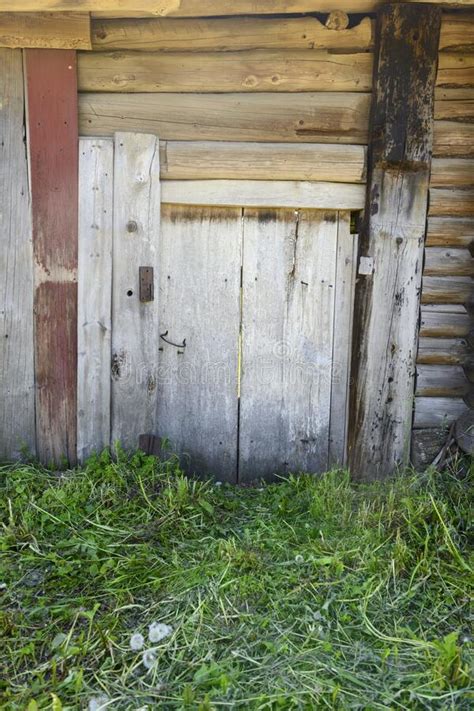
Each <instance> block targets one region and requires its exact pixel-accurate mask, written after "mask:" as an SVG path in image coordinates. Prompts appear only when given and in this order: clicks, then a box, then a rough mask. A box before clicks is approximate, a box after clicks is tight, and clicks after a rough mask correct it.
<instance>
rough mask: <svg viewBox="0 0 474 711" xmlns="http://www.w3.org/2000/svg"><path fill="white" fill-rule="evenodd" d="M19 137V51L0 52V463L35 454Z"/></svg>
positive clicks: (29, 267)
mask: <svg viewBox="0 0 474 711" xmlns="http://www.w3.org/2000/svg"><path fill="white" fill-rule="evenodd" d="M5 98H6V99H7V100H5ZM2 99H3V100H2ZM23 132H24V98H23V66H22V56H21V51H20V50H11V49H0V363H1V367H0V460H6V459H14V458H17V457H18V456H19V455H20V453H21V449H22V448H23V447H25V448H26V449H27V450H28V451H29V452H30V453H31V454H35V448H36V441H35V390H34V364H33V354H34V342H33V249H32V243H31V217H30V194H29V187H28V166H27V160H26V152H25V143H24V135H23Z"/></svg>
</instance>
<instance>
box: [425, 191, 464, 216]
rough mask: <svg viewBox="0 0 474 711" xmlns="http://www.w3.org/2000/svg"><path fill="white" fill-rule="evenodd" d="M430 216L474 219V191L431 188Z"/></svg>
mask: <svg viewBox="0 0 474 711" xmlns="http://www.w3.org/2000/svg"><path fill="white" fill-rule="evenodd" d="M429 215H430V216H433V217H435V216H436V217H440V216H446V215H449V216H450V217H474V189H473V188H431V190H430V210H429Z"/></svg>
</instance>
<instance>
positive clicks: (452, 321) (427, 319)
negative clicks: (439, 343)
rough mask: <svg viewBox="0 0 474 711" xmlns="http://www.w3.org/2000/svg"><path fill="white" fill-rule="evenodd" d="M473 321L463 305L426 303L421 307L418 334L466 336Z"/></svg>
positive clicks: (473, 324)
mask: <svg viewBox="0 0 474 711" xmlns="http://www.w3.org/2000/svg"><path fill="white" fill-rule="evenodd" d="M473 326H474V322H473V320H472V318H471V316H470V315H469V314H468V313H467V311H466V309H465V307H464V306H461V305H458V304H436V305H429V304H426V305H424V306H423V308H422V309H421V322H420V336H431V337H445V338H457V337H462V336H467V335H468V333H469V331H470V330H471V328H472V327H473Z"/></svg>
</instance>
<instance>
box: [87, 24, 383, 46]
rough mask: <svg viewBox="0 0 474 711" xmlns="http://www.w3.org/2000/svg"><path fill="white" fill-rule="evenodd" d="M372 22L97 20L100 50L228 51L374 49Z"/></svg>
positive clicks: (95, 36) (95, 30)
mask: <svg viewBox="0 0 474 711" xmlns="http://www.w3.org/2000/svg"><path fill="white" fill-rule="evenodd" d="M372 28H373V21H372V20H371V19H370V18H369V17H364V18H363V20H361V22H360V23H359V24H357V25H355V26H354V27H351V28H350V29H347V30H341V31H339V32H335V31H334V30H329V29H328V28H327V27H325V25H323V23H322V22H320V21H319V20H318V19H317V18H316V17H294V18H291V19H288V18H281V17H278V18H265V17H252V18H250V17H239V18H226V19H220V18H214V19H202V18H201V19H198V20H195V19H189V20H180V19H158V18H147V19H133V18H129V19H127V18H122V19H119V20H94V21H93V23H92V44H93V48H94V50H96V51H104V50H105V51H107V50H108V51H110V50H114V51H116V50H139V51H142V52H157V51H174V52H180V51H183V52H206V51H214V52H221V51H225V52H229V51H231V50H252V49H337V50H338V51H344V52H365V51H367V50H369V49H371V48H372V45H373V40H372V34H373V32H372Z"/></svg>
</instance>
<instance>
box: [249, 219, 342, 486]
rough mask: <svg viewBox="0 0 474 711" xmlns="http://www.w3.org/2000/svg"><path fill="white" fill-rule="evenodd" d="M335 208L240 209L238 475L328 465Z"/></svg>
mask: <svg viewBox="0 0 474 711" xmlns="http://www.w3.org/2000/svg"><path fill="white" fill-rule="evenodd" d="M336 257H337V215H336V213H334V212H332V213H331V212H326V213H324V212H317V211H301V212H300V213H299V214H295V212H294V211H290V210H278V211H277V210H251V209H247V210H245V211H244V244H243V270H242V272H243V291H242V308H243V313H242V375H241V390H240V440H239V452H240V459H239V479H240V481H242V482H244V481H249V480H251V479H255V478H258V477H261V476H264V477H266V478H271V477H272V476H274V475H276V474H283V473H287V472H288V471H290V470H291V471H310V472H316V471H324V470H325V469H326V468H327V466H328V455H329V429H330V405H331V368H332V359H333V330H334V301H335V284H336Z"/></svg>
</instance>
